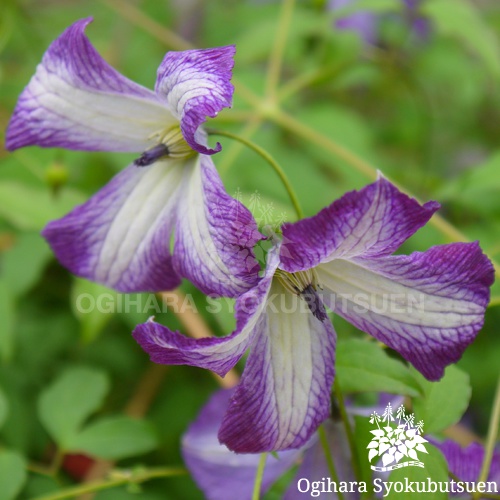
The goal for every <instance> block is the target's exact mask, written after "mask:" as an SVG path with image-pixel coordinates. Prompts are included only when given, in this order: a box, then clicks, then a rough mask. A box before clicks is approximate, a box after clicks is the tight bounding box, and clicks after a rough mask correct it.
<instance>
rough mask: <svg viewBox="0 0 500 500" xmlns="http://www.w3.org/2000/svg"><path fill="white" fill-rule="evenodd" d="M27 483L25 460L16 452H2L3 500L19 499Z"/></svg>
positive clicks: (0, 451)
mask: <svg viewBox="0 0 500 500" xmlns="http://www.w3.org/2000/svg"><path fill="white" fill-rule="evenodd" d="M25 481H26V463H25V461H24V458H23V457H22V456H21V455H19V453H16V452H14V451H9V450H0V485H1V486H0V487H1V498H2V500H10V499H14V498H17V495H18V493H19V492H20V491H21V488H22V487H23V485H24V482H25Z"/></svg>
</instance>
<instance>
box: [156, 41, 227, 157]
mask: <svg viewBox="0 0 500 500" xmlns="http://www.w3.org/2000/svg"><path fill="white" fill-rule="evenodd" d="M234 53H235V48H234V46H233V45H229V46H226V47H217V48H214V49H204V50H186V51H184V52H169V53H168V54H167V55H166V56H165V59H164V60H163V62H162V63H161V65H160V67H159V68H158V77H157V80H156V86H155V90H156V92H157V93H158V95H159V96H161V97H162V98H164V99H165V100H166V102H167V105H168V108H169V109H170V111H171V112H172V113H173V114H174V116H175V117H176V118H177V119H178V120H179V121H180V123H181V130H182V133H183V135H184V138H185V139H186V142H187V143H188V144H189V145H190V146H191V147H192V148H193V149H194V150H195V151H198V152H199V153H202V154H207V155H211V154H214V153H217V152H219V151H220V150H221V145H220V144H219V143H217V144H216V146H215V148H214V149H210V148H207V147H206V138H205V135H204V134H203V133H202V132H201V131H199V130H198V128H199V126H200V125H201V124H202V123H204V122H205V120H206V118H207V117H208V116H209V117H211V118H214V117H215V116H217V114H218V113H219V111H220V110H221V109H223V108H225V107H229V106H231V103H232V97H233V91H234V88H233V86H232V85H231V83H230V80H231V76H232V69H233V65H234V59H233V58H234Z"/></svg>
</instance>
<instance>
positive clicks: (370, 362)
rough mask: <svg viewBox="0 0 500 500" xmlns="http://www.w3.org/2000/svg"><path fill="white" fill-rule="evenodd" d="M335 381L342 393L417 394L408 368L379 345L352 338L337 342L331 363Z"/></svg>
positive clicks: (416, 385) (415, 384)
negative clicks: (334, 358)
mask: <svg viewBox="0 0 500 500" xmlns="http://www.w3.org/2000/svg"><path fill="white" fill-rule="evenodd" d="M335 367H336V371H337V374H336V376H337V380H338V382H339V384H340V388H341V389H342V391H343V392H346V393H348V392H361V391H366V392H368V391H375V392H390V393H393V394H407V395H411V396H416V395H418V394H419V390H420V388H419V385H418V383H416V382H415V379H414V378H413V377H412V375H411V373H410V371H409V369H408V367H407V366H406V365H404V364H403V363H402V362H401V361H398V360H396V359H393V358H390V357H389V356H388V355H387V353H386V352H385V351H384V349H383V348H382V347H380V345H378V344H376V343H375V342H367V341H363V340H358V339H352V340H348V341H344V342H339V344H338V346H337V360H336V363H335Z"/></svg>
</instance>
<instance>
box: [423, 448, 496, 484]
mask: <svg viewBox="0 0 500 500" xmlns="http://www.w3.org/2000/svg"><path fill="white" fill-rule="evenodd" d="M431 442H432V444H433V445H434V446H435V447H436V448H438V449H439V450H440V451H441V453H442V454H443V455H444V457H445V458H446V461H447V462H448V468H449V470H450V472H451V473H452V474H453V475H454V476H455V477H456V478H458V479H459V480H460V481H463V482H467V483H477V482H478V481H479V476H480V474H481V468H482V466H483V460H484V446H482V445H481V444H479V443H471V444H470V445H469V446H467V447H466V448H463V447H462V446H460V445H459V444H458V443H456V442H455V441H451V440H449V439H448V440H446V441H443V442H438V441H436V440H435V439H431ZM486 481H489V482H493V483H496V484H497V489H500V450H499V449H495V450H494V451H493V457H492V460H491V464H490V470H489V473H488V477H487V478H486Z"/></svg>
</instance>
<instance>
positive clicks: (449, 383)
mask: <svg viewBox="0 0 500 500" xmlns="http://www.w3.org/2000/svg"><path fill="white" fill-rule="evenodd" d="M414 376H415V378H416V379H417V380H418V382H419V384H420V386H421V387H422V389H423V395H422V396H421V397H416V398H414V399H413V410H414V412H415V416H416V419H417V420H423V421H424V433H425V434H430V433H434V432H439V431H441V430H443V429H446V428H447V427H449V426H450V425H453V424H455V423H456V422H458V421H459V420H460V418H461V417H462V415H463V414H464V412H465V410H466V409H467V406H468V405H469V400H470V396H471V387H470V380H469V375H468V374H467V373H465V372H463V371H462V370H460V369H459V368H457V367H456V366H454V365H451V366H448V367H447V368H446V370H445V374H444V377H443V378H442V379H441V380H440V381H439V382H429V381H428V380H426V379H425V378H424V377H423V375H421V374H420V373H419V372H417V371H416V370H414Z"/></svg>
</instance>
